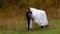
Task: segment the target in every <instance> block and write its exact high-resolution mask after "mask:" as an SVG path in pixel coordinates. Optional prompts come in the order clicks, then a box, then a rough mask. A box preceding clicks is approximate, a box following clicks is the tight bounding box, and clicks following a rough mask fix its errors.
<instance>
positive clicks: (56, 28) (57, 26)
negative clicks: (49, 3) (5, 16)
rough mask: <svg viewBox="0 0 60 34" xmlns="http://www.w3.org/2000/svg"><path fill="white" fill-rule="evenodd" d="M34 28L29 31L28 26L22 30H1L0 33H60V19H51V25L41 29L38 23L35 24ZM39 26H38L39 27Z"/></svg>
mask: <svg viewBox="0 0 60 34" xmlns="http://www.w3.org/2000/svg"><path fill="white" fill-rule="evenodd" d="M34 25H35V26H36V27H35V26H34V28H35V29H33V30H30V31H27V26H25V27H24V28H23V26H22V25H21V27H22V28H21V29H22V30H15V31H14V30H0V34H60V20H51V21H49V27H48V28H47V29H46V28H43V29H41V28H40V27H39V26H38V25H36V24H34ZM37 26H38V27H37Z"/></svg>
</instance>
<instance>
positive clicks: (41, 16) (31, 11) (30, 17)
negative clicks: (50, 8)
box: [26, 8, 48, 30]
mask: <svg viewBox="0 0 60 34" xmlns="http://www.w3.org/2000/svg"><path fill="white" fill-rule="evenodd" d="M26 18H27V21H28V30H29V28H30V29H32V21H34V22H35V23H37V24H38V25H39V26H41V28H43V27H44V26H46V28H47V26H48V20H47V16H46V13H45V11H44V10H39V9H36V8H28V11H27V12H26Z"/></svg>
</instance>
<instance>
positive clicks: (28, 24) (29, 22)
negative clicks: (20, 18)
mask: <svg viewBox="0 0 60 34" xmlns="http://www.w3.org/2000/svg"><path fill="white" fill-rule="evenodd" d="M29 26H30V20H28V30H29Z"/></svg>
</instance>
